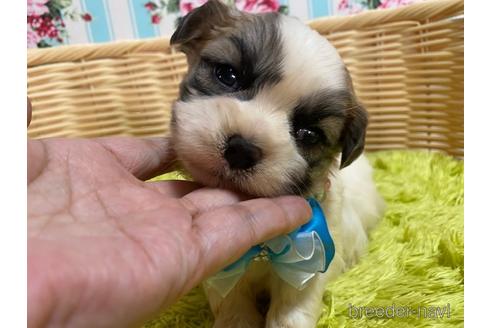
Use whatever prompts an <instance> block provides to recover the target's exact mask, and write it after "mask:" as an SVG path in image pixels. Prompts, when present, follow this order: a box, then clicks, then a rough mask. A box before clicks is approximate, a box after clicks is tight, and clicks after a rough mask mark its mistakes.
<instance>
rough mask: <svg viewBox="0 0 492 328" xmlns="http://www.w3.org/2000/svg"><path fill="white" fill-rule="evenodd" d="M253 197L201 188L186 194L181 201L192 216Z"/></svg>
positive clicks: (229, 191)
mask: <svg viewBox="0 0 492 328" xmlns="http://www.w3.org/2000/svg"><path fill="white" fill-rule="evenodd" d="M249 198H251V197H248V196H246V195H245V194H240V193H237V192H234V191H231V190H224V189H216V188H207V187H205V188H200V189H197V190H194V191H192V192H190V193H189V194H186V195H185V196H183V198H182V199H181V201H182V203H183V205H184V206H185V207H186V208H187V209H188V212H189V213H191V215H198V214H199V213H202V212H206V211H210V210H213V209H215V208H218V207H223V206H227V205H232V204H236V203H238V202H240V201H244V200H247V199H249Z"/></svg>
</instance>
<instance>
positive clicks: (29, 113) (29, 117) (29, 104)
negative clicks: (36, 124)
mask: <svg viewBox="0 0 492 328" xmlns="http://www.w3.org/2000/svg"><path fill="white" fill-rule="evenodd" d="M31 118H32V106H31V101H30V100H29V97H27V127H29V124H31Z"/></svg>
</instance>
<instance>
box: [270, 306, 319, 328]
mask: <svg viewBox="0 0 492 328" xmlns="http://www.w3.org/2000/svg"><path fill="white" fill-rule="evenodd" d="M285 310H287V309H285ZM288 310H289V311H275V312H269V313H268V316H267V319H266V328H314V327H316V323H317V321H318V320H317V318H316V317H315V316H314V314H312V313H304V312H302V311H300V310H297V309H292V308H291V309H288Z"/></svg>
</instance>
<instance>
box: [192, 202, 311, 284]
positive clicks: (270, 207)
mask: <svg viewBox="0 0 492 328" xmlns="http://www.w3.org/2000/svg"><path fill="white" fill-rule="evenodd" d="M311 215H312V214H311V208H310V207H309V205H308V203H307V202H306V200H304V199H303V198H300V197H295V196H283V197H278V198H273V199H266V198H259V199H253V200H248V201H244V202H240V203H237V204H234V205H230V206H225V207H221V208H218V209H215V210H213V211H209V212H206V213H203V214H201V215H200V216H199V217H197V218H195V219H194V221H193V224H194V228H195V231H196V232H197V235H198V236H199V240H200V242H201V246H202V249H203V254H204V257H203V261H204V262H205V263H203V264H202V267H204V268H210V271H209V272H205V273H204V274H205V275H209V274H212V273H213V272H216V271H218V270H220V269H221V268H223V267H225V266H226V265H228V264H230V263H232V262H233V261H235V260H237V259H238V258H239V257H240V256H241V255H242V254H244V253H245V252H246V251H247V250H248V249H249V248H250V247H252V246H254V245H257V244H260V243H262V242H264V241H266V240H269V239H271V238H273V237H275V236H278V235H281V234H283V233H288V232H290V231H292V230H294V229H295V228H297V227H298V226H300V225H302V224H303V223H305V222H307V221H308V220H309V218H310V217H311Z"/></svg>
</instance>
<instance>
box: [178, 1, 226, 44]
mask: <svg viewBox="0 0 492 328" xmlns="http://www.w3.org/2000/svg"><path fill="white" fill-rule="evenodd" d="M233 24H234V14H233V9H231V8H229V7H228V6H227V5H225V4H224V3H222V2H221V1H219V0H210V1H208V2H207V3H205V4H204V5H203V6H201V7H198V8H196V9H194V10H192V11H191V12H190V13H188V14H187V15H186V16H185V17H184V18H182V19H181V21H180V22H179V24H178V27H177V29H176V31H175V32H174V34H173V35H172V37H171V45H179V46H180V49H181V50H182V51H183V52H185V53H189V52H190V51H192V50H194V49H196V48H199V47H201V46H202V45H203V43H204V42H206V41H208V40H211V39H213V38H214V37H216V36H217V34H218V33H220V30H221V28H223V27H226V26H232V25H233Z"/></svg>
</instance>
